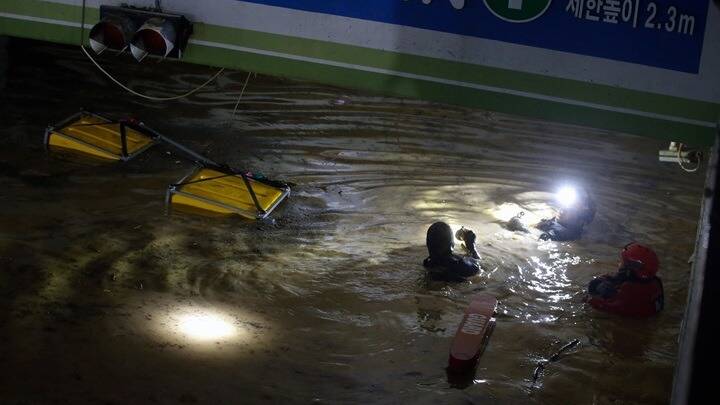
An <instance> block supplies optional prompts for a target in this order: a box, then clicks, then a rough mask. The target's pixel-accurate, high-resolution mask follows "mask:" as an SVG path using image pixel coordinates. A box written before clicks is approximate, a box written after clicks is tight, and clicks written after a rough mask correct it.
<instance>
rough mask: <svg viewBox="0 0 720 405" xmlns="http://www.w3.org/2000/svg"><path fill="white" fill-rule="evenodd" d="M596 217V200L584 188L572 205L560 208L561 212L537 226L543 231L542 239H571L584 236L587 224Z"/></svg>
mask: <svg viewBox="0 0 720 405" xmlns="http://www.w3.org/2000/svg"><path fill="white" fill-rule="evenodd" d="M594 218H595V202H594V201H593V200H592V198H591V197H590V194H589V193H588V192H587V190H582V191H581V192H580V193H579V195H578V198H577V201H575V202H574V203H573V204H572V205H570V206H567V207H564V208H562V209H561V210H560V214H558V215H557V216H555V217H553V218H550V219H543V220H541V221H540V223H538V224H537V228H538V229H540V230H541V231H543V234H542V235H540V239H542V240H548V239H551V240H555V241H569V240H577V239H580V236H582V233H583V230H584V228H585V225H587V224H589V223H590V222H592V220H593V219H594Z"/></svg>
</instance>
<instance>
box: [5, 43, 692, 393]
mask: <svg viewBox="0 0 720 405" xmlns="http://www.w3.org/2000/svg"><path fill="white" fill-rule="evenodd" d="M48 49H54V48H46V47H40V48H38V49H35V50H32V49H31V50H29V51H27V52H29V53H30V57H29V58H28V59H29V60H30V61H32V60H36V59H37V58H42V57H44V56H45V55H46V53H47V52H49V53H50V54H52V55H53V56H52V58H53V59H52V61H53V62H52V66H53V69H52V70H48V71H47V74H46V75H40V76H37V75H35V74H33V73H32V72H33V71H34V70H33V69H35V67H33V66H34V65H32V64H30V63H31V62H27V63H28V64H23V62H20V63H19V64H18V65H17V67H16V68H15V69H14V70H13V73H12V74H13V75H14V77H13V78H12V80H11V82H10V83H11V84H10V87H9V88H8V90H7V91H6V93H7V94H6V95H4V97H6V98H7V101H4V103H5V104H6V105H7V106H8V107H10V113H9V115H8V117H9V121H8V122H9V125H7V126H6V127H5V128H4V129H0V142H2V145H3V150H2V152H0V159H2V160H1V161H2V163H3V165H4V166H2V168H4V171H3V176H0V185H1V186H2V187H3V188H4V190H7V193H5V194H3V196H2V198H1V199H0V204H1V205H2V208H3V210H2V213H0V221H2V224H3V226H2V229H0V248H1V249H2V251H0V260H6V262H5V263H6V264H5V266H6V268H8V269H9V270H7V272H6V273H7V274H11V275H14V276H13V277H16V276H17V275H18V274H33V276H32V277H31V278H28V279H25V278H22V280H25V281H23V282H22V283H20V284H19V285H20V287H18V288H20V290H19V291H14V292H12V293H9V294H10V295H9V296H10V298H9V301H7V302H9V304H8V305H10V306H12V305H17V306H20V305H21V303H22V302H25V301H23V300H25V299H30V300H33V299H35V300H38V302H39V304H38V305H40V306H42V305H50V303H64V302H70V303H74V302H80V304H78V305H83V304H82V303H84V302H86V300H88V299H89V300H90V301H91V302H95V301H100V302H104V301H105V300H113V299H112V298H108V297H109V296H115V297H118V298H116V299H117V304H118V305H123V302H124V301H123V298H122V297H125V296H131V297H134V298H137V297H143V296H144V295H143V294H149V293H153V294H155V293H157V294H164V295H167V296H168V297H171V298H170V299H171V300H172V297H179V298H178V299H182V300H190V301H192V300H196V299H202V300H203V301H204V302H205V301H207V302H214V301H215V302H222V303H223V305H226V306H229V307H230V308H236V311H239V312H243V311H248V312H249V313H256V314H261V316H260V315H258V316H259V317H260V318H262V319H263V322H265V323H264V324H263V328H258V329H257V330H256V331H255V332H254V333H255V335H256V338H254V341H253V344H252V348H251V347H248V348H247V350H248V351H249V350H254V351H256V352H253V354H252V356H250V355H248V356H247V357H242V356H240V357H238V358H234V357H232V356H230V357H229V358H228V359H227V360H228V361H229V362H231V363H232V364H231V365H228V364H226V363H223V364H222V365H220V364H219V363H218V364H217V370H223V372H220V371H218V372H217V375H215V377H216V378H218V379H220V380H222V379H223V378H228V377H227V376H226V374H224V371H226V370H228V369H229V370H232V376H233V378H234V379H235V380H234V381H235V382H242V383H243V385H244V386H247V387H254V389H253V388H251V389H250V391H251V393H252V394H248V395H250V397H254V396H258V397H260V396H261V395H264V394H265V392H266V391H267V390H270V391H273V392H275V393H274V394H273V395H277V397H275V398H276V399H277V398H279V399H280V400H282V399H285V400H291V399H292V400H295V401H299V402H302V401H303V400H306V399H307V400H310V399H312V398H315V397H317V396H318V395H319V396H320V397H323V398H327V399H330V400H333V401H342V402H376V401H382V400H386V399H387V398H390V397H394V398H397V399H398V401H400V402H411V401H412V402H417V401H420V402H432V403H435V402H457V401H459V400H463V399H465V400H480V401H482V400H484V399H487V398H494V399H496V400H499V401H500V402H536V403H588V402H590V401H592V400H593V398H595V397H598V398H601V399H602V400H605V401H607V400H610V399H612V398H616V397H617V398H626V399H627V400H628V401H634V402H638V403H654V402H662V401H664V400H665V399H666V398H667V395H669V383H670V381H671V378H672V367H673V363H674V361H675V358H674V356H675V342H676V338H677V334H678V327H679V321H680V318H681V316H682V305H684V299H685V292H686V290H685V286H686V283H687V279H686V277H687V276H686V274H687V273H686V265H685V261H686V259H687V257H688V256H689V255H690V253H691V252H692V243H693V239H694V235H695V233H694V229H695V221H696V218H697V212H698V203H697V201H698V198H697V197H699V193H700V191H701V184H702V178H701V176H685V175H683V174H682V173H680V172H679V171H678V170H676V169H675V168H674V167H670V166H660V165H658V164H657V163H656V161H655V159H656V157H655V156H656V150H657V148H659V147H660V146H661V145H660V143H658V142H653V141H648V140H642V139H639V138H634V137H628V136H620V135H617V134H611V133H608V132H604V131H595V130H588V129H583V128H577V127H572V126H563V125H549V124H545V123H540V122H534V121H529V120H523V119H518V118H515V117H509V116H505V115H500V114H491V113H487V112H483V111H476V110H471V109H463V108H457V107H449V106H443V105H436V104H429V103H423V102H417V101H409V100H399V99H392V98H379V97H371V96H361V95H354V94H348V93H347V92H340V91H337V90H335V89H330V88H323V87H319V86H315V85H310V84H301V83H290V82H278V81H273V80H268V79H266V78H261V77H258V78H255V79H252V80H251V82H250V85H249V86H248V89H247V91H246V93H245V97H244V99H243V101H242V103H241V104H240V110H239V111H238V114H237V116H235V117H234V120H232V121H230V120H231V118H232V115H231V114H232V109H233V107H234V104H235V102H236V97H237V96H238V95H239V88H237V86H238V83H240V85H241V84H242V82H243V81H244V78H245V76H244V74H243V73H231V74H229V75H227V76H225V77H224V78H223V79H222V80H221V82H220V83H219V84H218V85H217V86H216V87H215V88H211V89H210V90H208V91H205V92H201V93H200V94H198V95H196V96H194V97H192V98H191V99H188V100H185V101H182V102H179V103H175V104H169V105H158V104H154V103H146V102H145V101H139V100H134V99H128V98H127V97H125V96H124V95H123V94H122V93H120V92H118V91H117V90H116V89H115V88H114V87H111V86H110V85H108V84H103V83H105V82H104V80H101V79H98V78H97V77H96V76H95V73H94V72H93V71H92V70H91V69H90V67H89V66H86V64H85V62H84V61H82V60H81V59H80V60H76V59H79V58H78V55H75V52H74V51H71V50H63V51H60V52H57V51H55V50H53V51H52V52H50V51H49V50H48ZM33 55H34V58H33V57H32V56H33ZM70 61H72V63H70ZM105 63H113V64H114V68H115V69H119V70H120V71H122V69H121V68H123V67H124V65H123V66H119V65H120V64H121V63H122V62H120V61H119V60H114V61H111V60H107V61H105ZM127 69H128V72H126V73H127V74H128V75H130V73H129V72H133V71H134V72H135V73H138V72H141V73H142V72H145V73H143V75H140V76H138V77H139V78H137V79H134V80H133V81H132V85H133V86H136V87H137V89H138V90H141V91H143V92H148V91H152V90H153V89H155V90H156V91H165V90H167V88H168V87H170V88H172V87H173V86H175V87H177V89H176V90H180V89H185V88H186V87H190V84H191V83H190V82H191V81H192V82H193V83H194V82H196V81H197V80H200V79H199V78H201V77H203V74H204V73H203V71H202V69H201V68H193V67H190V66H170V67H169V68H168V72H169V74H170V76H169V77H170V79H168V80H167V81H164V82H162V83H161V84H160V83H153V82H152V81H151V80H150V79H151V78H153V77H155V75H154V74H152V73H148V72H149V71H147V70H142V69H146V68H141V67H138V66H135V65H132V66H128V67H127ZM183 69H187V70H192V71H197V73H193V74H190V73H187V72H183V71H182V70H183ZM78 71H82V72H84V75H85V76H87V77H89V79H88V83H89V84H87V85H84V86H80V87H72V88H70V87H69V84H64V83H71V81H72V80H75V81H76V80H77V76H76V74H77V72H78ZM173 72H174V73H173ZM138 74H139V73H138ZM143 77H144V79H143ZM13 83H15V84H13ZM99 90H102V91H99ZM67 93H71V94H74V95H75V96H74V98H73V101H72V102H69V101H61V100H64V95H65V94H67ZM108 95H112V96H113V97H109V96H108ZM340 98H342V99H343V100H345V101H346V102H344V103H335V102H333V100H337V99H340ZM40 99H42V100H50V101H47V102H49V103H51V107H53V108H47V107H48V106H46V105H45V104H43V103H39V102H36V101H38V100H40ZM81 105H84V106H86V107H89V106H100V107H99V109H100V110H104V111H110V112H114V113H118V112H125V111H130V112H135V113H137V114H140V115H141V116H142V117H141V118H143V119H144V120H145V121H146V122H148V123H149V124H151V125H154V126H156V127H158V129H160V130H163V131H165V132H167V134H168V135H171V136H173V137H175V138H177V139H178V140H181V141H182V142H185V143H188V144H189V145H191V146H193V147H195V148H197V149H199V150H202V151H204V152H206V153H208V154H210V155H211V156H212V157H213V158H215V159H216V160H219V161H227V162H228V163H230V164H232V165H235V166H238V167H247V168H252V169H253V170H257V171H260V172H262V173H264V174H266V175H267V176H268V177H271V178H279V179H282V180H286V181H290V182H293V183H295V184H296V186H295V187H294V188H293V194H292V196H291V198H290V199H289V200H288V201H287V202H286V203H285V204H283V206H281V207H280V208H279V210H278V211H277V212H276V213H275V214H274V215H273V218H274V220H275V221H274V223H272V222H268V223H260V224H256V223H248V222H245V221H242V220H237V219H217V218H205V217H196V216H192V215H188V214H184V213H175V214H173V215H171V216H166V215H163V212H164V208H163V193H164V190H165V187H166V186H167V184H169V183H170V182H172V181H174V180H176V179H177V178H179V177H180V176H182V175H183V174H184V173H185V172H186V171H187V170H188V168H189V167H188V166H186V165H182V164H180V165H178V164H175V163H174V162H175V159H176V158H175V157H174V156H173V157H172V158H171V160H167V159H165V158H164V157H163V153H162V152H163V151H164V150H163V149H162V148H158V149H157V150H156V151H151V152H149V153H147V154H146V155H144V156H142V157H140V158H139V159H138V160H137V161H134V162H131V163H130V164H128V165H125V166H123V167H110V168H106V167H94V168H93V167H91V168H88V167H87V166H83V165H77V164H73V163H71V162H67V161H61V160H56V159H54V158H52V157H47V156H45V155H43V154H40V153H38V152H39V151H40V144H41V139H40V138H41V135H42V128H43V126H44V125H45V124H47V123H49V122H53V121H57V120H59V119H61V118H63V117H64V116H65V115H69V114H70V113H72V112H74V111H76V110H77V108H78V107H79V106H81ZM30 168H32V169H33V170H36V171H39V172H40V173H41V174H42V175H41V176H39V177H38V175H33V172H30V171H28V170H29V169H30ZM24 172H26V174H25V175H23V174H22V173H24ZM566 179H572V180H574V181H573V182H574V183H576V184H577V183H579V184H585V185H586V186H587V188H588V189H590V190H591V191H592V193H593V195H594V197H595V199H596V202H597V205H598V214H597V217H596V219H595V222H594V223H593V224H592V225H591V226H590V228H589V231H588V232H587V234H586V235H585V237H584V238H583V240H582V241H580V242H577V243H556V242H542V241H538V235H539V232H537V231H536V230H533V229H530V232H528V233H516V232H511V231H508V230H507V229H505V227H504V222H505V221H507V220H508V219H509V218H511V217H512V216H514V215H516V214H517V213H518V212H520V211H523V212H525V213H526V214H525V215H524V216H523V221H524V222H525V224H526V225H531V224H532V223H533V222H536V221H537V220H538V219H540V218H543V217H546V216H548V215H550V214H551V206H550V204H551V203H552V201H551V200H552V194H551V193H552V192H553V191H554V190H555V189H556V188H557V186H558V184H559V183H561V182H564V181H565V180H566ZM38 182H39V185H37V184H36V183H38ZM19 218H22V221H20V220H18V219H19ZM437 220H444V221H447V222H449V223H451V224H453V226H455V227H459V226H466V227H469V228H471V229H473V230H474V231H475V232H476V234H477V235H478V247H479V251H480V254H481V255H482V257H483V258H482V266H483V270H484V271H483V273H482V274H481V275H480V276H478V277H475V278H473V279H471V280H469V281H468V282H466V283H460V284H446V283H440V282H436V281H432V280H428V279H427V278H426V277H425V273H424V269H423V267H422V265H421V263H422V260H423V258H424V257H425V256H426V254H427V251H426V249H425V246H424V240H425V231H426V229H427V227H428V226H429V225H430V224H431V223H432V222H434V221H437ZM633 239H637V240H642V241H646V242H647V243H649V244H651V245H652V246H654V247H655V248H656V250H658V253H659V255H660V257H661V262H662V272H661V275H662V276H663V277H664V280H665V283H666V284H665V286H666V293H667V294H668V297H667V309H666V311H665V312H664V313H663V314H661V315H660V316H659V317H658V318H656V319H654V320H649V321H647V322H640V323H638V322H625V321H624V320H618V319H615V318H612V317H609V316H606V315H601V314H597V313H593V312H590V311H589V310H588V309H587V308H586V307H585V306H584V305H583V304H582V301H581V299H582V294H583V291H584V289H585V286H586V284H587V282H588V281H589V280H590V279H591V278H592V277H593V275H596V274H600V273H603V272H609V271H612V270H613V269H614V266H615V264H616V258H617V254H618V253H617V252H618V249H619V248H620V247H622V246H623V245H624V244H625V243H627V242H628V241H630V240H633ZM6 258H11V259H12V260H11V261H8V260H10V259H6ZM7 263H10V264H7ZM43 269H48V270H43ZM28 271H29V272H30V273H27V272H28ZM23 272H24V273H23ZM18 277H19V276H18ZM140 285H142V289H140V288H139V286H140ZM106 290H107V291H110V292H111V293H104V294H105V295H103V293H102V292H103V291H106ZM481 291H482V292H487V293H491V294H494V295H496V296H497V297H498V299H499V300H500V305H499V308H498V323H497V326H496V328H495V332H494V335H493V338H492V340H491V344H490V345H489V346H488V348H487V351H486V352H485V354H484V355H483V358H482V361H481V363H480V369H479V371H478V374H477V376H476V381H477V383H476V384H475V385H473V386H471V387H469V388H467V389H465V390H464V391H460V390H456V389H452V388H450V387H449V385H448V383H447V381H446V376H445V373H444V370H443V367H444V366H445V365H446V363H447V350H448V347H449V343H450V338H451V337H452V335H453V334H454V331H455V328H456V327H457V323H458V321H459V319H460V316H461V314H462V311H463V310H464V308H465V307H466V305H467V303H468V302H469V300H470V299H471V297H472V296H473V294H476V293H477V292H481ZM37 294H39V295H37ZM112 294H114V295H112ZM36 295H37V296H36ZM33 297H35V298H33ZM85 297H90V298H85ZM5 299H6V300H8V298H5ZM93 300H95V301H93ZM143 305H152V304H143ZM168 305H171V304H168ZM226 309H227V308H226ZM73 313H74V312H73ZM107 316H108V317H111V316H112V313H111V314H110V315H107ZM37 322H44V320H38V321H37ZM139 328H140V329H142V326H139ZM270 335H272V339H269V336H270ZM263 336H268V339H267V340H263ZM573 338H580V339H581V341H582V343H581V345H580V347H579V348H578V350H577V354H574V355H569V356H567V357H566V358H564V359H563V360H562V361H560V362H558V363H554V364H553V365H551V366H549V367H548V370H547V371H546V373H545V375H544V376H543V381H542V384H541V386H542V389H535V390H534V391H533V390H530V391H529V389H528V388H527V387H528V385H529V384H528V379H529V378H530V376H531V374H532V371H533V369H534V365H535V363H536V362H537V359H539V358H543V357H546V356H549V355H550V354H551V353H552V352H553V351H554V350H556V349H557V348H558V347H560V346H562V344H564V343H565V342H567V341H569V340H571V339H573ZM71 346H72V344H71ZM77 350H78V351H80V350H79V349H77ZM248 353H249V352H248ZM178 356H180V357H182V352H179V353H178ZM131 359H132V356H131ZM250 359H252V360H250ZM129 361H132V360H129ZM159 362H160V363H162V361H159ZM249 362H254V363H252V364H253V366H252V367H250V366H247V364H251V363H249ZM207 367H208V368H209V369H210V370H212V369H213V367H214V366H213V365H212V364H210V365H207ZM262 367H268V370H271V371H268V373H270V372H271V373H272V375H271V376H268V375H267V374H264V373H262V372H256V370H258V369H262ZM608 369H623V370H625V372H624V375H622V376H619V375H618V374H617V373H609V372H607V370H608ZM117 377H122V376H121V375H118V376H117ZM628 378H639V379H642V380H643V381H645V380H652V381H650V382H648V383H647V384H636V385H628V384H625V383H624V382H625V381H627V379H628ZM278 380H280V381H283V392H286V393H288V394H287V396H283V395H285V394H278V393H276V390H273V389H271V387H272V384H273V382H272V381H278ZM529 394H531V395H529ZM198 395H200V394H198ZM218 395H219V394H218ZM208 401H209V399H208ZM221 402H222V401H221Z"/></svg>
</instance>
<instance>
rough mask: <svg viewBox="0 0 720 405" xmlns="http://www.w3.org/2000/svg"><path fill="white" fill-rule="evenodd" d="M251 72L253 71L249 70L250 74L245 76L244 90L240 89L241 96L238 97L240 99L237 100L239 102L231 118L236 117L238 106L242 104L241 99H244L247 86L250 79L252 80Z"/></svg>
mask: <svg viewBox="0 0 720 405" xmlns="http://www.w3.org/2000/svg"><path fill="white" fill-rule="evenodd" d="M251 74H252V72H248V75H247V77H246V78H245V84H243V86H242V90H240V97H238V101H237V103H235V108H234V109H233V113H232V117H230V119H234V118H235V113H236V112H237V109H238V106H239V105H240V100H242V96H243V94H245V87H246V86H247V84H248V81H250V75H251Z"/></svg>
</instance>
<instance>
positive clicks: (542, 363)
mask: <svg viewBox="0 0 720 405" xmlns="http://www.w3.org/2000/svg"><path fill="white" fill-rule="evenodd" d="M578 344H580V339H573V340H572V341H570V342H569V343H567V344H566V345H565V346H563V347H561V348H560V350H558V351H557V352H555V354H553V355H552V356H550V358H549V359H547V360H542V361H540V362H538V365H537V367H535V371H534V372H533V385H535V383H536V382H537V380H538V378H540V374H541V373H542V372H543V371H544V370H545V366H547V365H548V364H550V363H553V362H555V361H558V360H560V356H561V355H562V354H563V353H564V352H566V351H568V350H570V349H572V348H574V347H575V346H577V345H578Z"/></svg>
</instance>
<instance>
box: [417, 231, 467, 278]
mask: <svg viewBox="0 0 720 405" xmlns="http://www.w3.org/2000/svg"><path fill="white" fill-rule="evenodd" d="M455 237H456V238H457V239H458V240H462V241H463V242H464V244H465V249H466V250H467V253H468V254H467V255H466V256H461V255H457V254H455V253H453V251H452V249H453V246H454V245H455V243H454V238H453V232H452V228H450V225H448V224H446V223H445V222H435V223H434V224H432V225H431V226H430V228H428V231H427V238H426V242H427V248H428V254H429V256H428V257H427V258H426V259H425V260H424V261H423V266H425V267H427V268H428V270H429V273H430V275H431V276H432V277H433V278H436V279H440V280H445V281H463V280H465V278H467V277H471V276H474V275H476V274H477V273H478V272H479V271H480V265H479V263H478V259H480V255H478V253H477V250H476V249H475V239H476V236H475V233H474V232H473V231H471V230H470V229H465V228H461V229H460V230H459V231H457V233H456V234H455Z"/></svg>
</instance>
